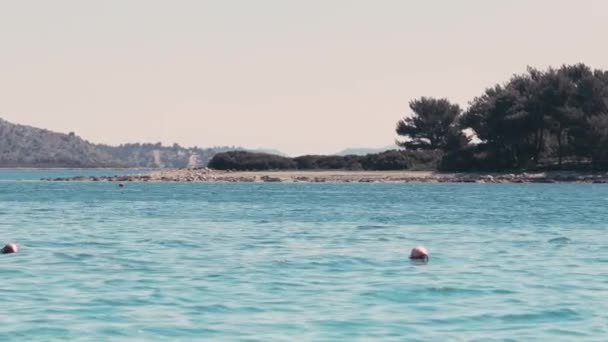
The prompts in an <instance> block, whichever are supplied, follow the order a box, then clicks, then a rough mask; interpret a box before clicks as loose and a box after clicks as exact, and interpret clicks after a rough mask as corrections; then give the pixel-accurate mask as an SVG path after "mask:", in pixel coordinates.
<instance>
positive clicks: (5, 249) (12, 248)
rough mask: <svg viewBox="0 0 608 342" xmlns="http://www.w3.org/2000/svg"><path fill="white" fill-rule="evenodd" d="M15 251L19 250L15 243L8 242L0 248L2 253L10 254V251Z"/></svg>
mask: <svg viewBox="0 0 608 342" xmlns="http://www.w3.org/2000/svg"><path fill="white" fill-rule="evenodd" d="M17 251H19V247H18V246H17V244H16V243H9V244H7V245H6V246H4V247H3V248H2V250H1V251H0V253H2V254H11V253H17Z"/></svg>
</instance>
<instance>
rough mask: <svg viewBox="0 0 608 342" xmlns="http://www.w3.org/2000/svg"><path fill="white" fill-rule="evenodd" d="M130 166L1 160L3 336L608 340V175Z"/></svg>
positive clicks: (24, 338)
mask: <svg viewBox="0 0 608 342" xmlns="http://www.w3.org/2000/svg"><path fill="white" fill-rule="evenodd" d="M127 172H129V173H131V172H132V171H120V170H103V171H81V170H80V171H79V170H71V171H70V170H52V171H50V170H4V171H0V242H1V243H8V242H15V243H17V244H19V246H20V250H19V253H16V254H5V255H0V277H1V278H2V281H1V282H0V298H1V300H2V309H0V341H55V340H63V341H66V340H67V341H607V340H608V185H602V184H428V183H427V184H422V183H421V184H416V183H412V184H381V183H344V184H337V183H336V184H332V183H314V184H311V183H126V184H125V187H124V188H119V187H118V185H117V184H116V183H109V182H46V181H40V179H41V178H46V177H62V176H73V175H105V174H108V175H109V174H120V173H127ZM418 245H423V246H425V247H426V248H427V249H428V250H429V253H430V258H429V260H428V262H427V263H423V262H412V261H410V260H409V258H408V255H409V251H410V250H411V248H412V247H414V246H418Z"/></svg>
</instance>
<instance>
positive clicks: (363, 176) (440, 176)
mask: <svg viewBox="0 0 608 342" xmlns="http://www.w3.org/2000/svg"><path fill="white" fill-rule="evenodd" d="M42 180H44V181H85V182H86V181H91V182H103V181H105V182H248V183H250V182H277V183H278V182H288V183H297V182H307V183H325V182H327V183H353V182H358V183H596V184H601V183H608V172H597V173H591V172H579V171H551V172H535V173H442V172H435V171H347V170H314V171H309V170H306V171H298V170H286V171H217V170H211V169H207V168H197V169H162V170H157V171H152V172H148V173H140V174H133V175H122V176H76V177H68V178H44V179H42Z"/></svg>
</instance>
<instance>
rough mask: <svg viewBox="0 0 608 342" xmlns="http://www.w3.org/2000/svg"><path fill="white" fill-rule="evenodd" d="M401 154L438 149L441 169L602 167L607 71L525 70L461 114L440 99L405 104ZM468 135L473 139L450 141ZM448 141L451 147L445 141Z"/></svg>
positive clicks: (606, 152) (607, 129)
mask: <svg viewBox="0 0 608 342" xmlns="http://www.w3.org/2000/svg"><path fill="white" fill-rule="evenodd" d="M410 108H411V109H412V111H413V112H414V115H413V116H412V117H409V118H406V119H403V120H401V121H399V123H398V124H397V133H398V134H399V135H402V136H406V137H408V138H409V140H408V141H405V142H403V143H402V146H404V147H406V148H410V149H412V148H415V149H442V150H444V151H446V152H448V153H447V154H446V156H445V158H444V159H445V160H444V163H442V165H444V168H446V169H453V168H457V169H462V168H465V169H478V168H483V169H495V170H511V169H534V168H536V169H538V168H594V169H597V168H606V167H608V72H606V71H602V70H593V69H591V68H590V67H588V66H586V65H584V64H576V65H564V66H562V67H560V68H558V69H554V68H549V69H547V70H538V69H534V68H528V70H527V71H526V72H525V73H523V74H517V75H513V76H512V77H511V78H510V79H509V80H508V81H507V82H505V83H503V84H497V85H495V86H493V87H490V88H488V89H486V90H485V91H484V93H483V94H482V95H480V96H478V97H476V98H474V99H473V100H472V101H471V102H470V105H469V108H468V109H467V110H466V111H464V112H461V111H460V108H459V107H458V106H457V105H454V104H450V102H449V101H448V100H446V99H441V100H436V99H430V98H424V97H423V98H421V99H420V100H414V101H412V102H410ZM464 129H470V130H471V131H472V132H473V133H474V135H475V137H476V138H477V139H478V140H479V142H478V143H476V144H470V142H469V141H467V140H466V139H463V138H460V139H455V137H459V136H461V135H462V130H464ZM450 142H452V143H450Z"/></svg>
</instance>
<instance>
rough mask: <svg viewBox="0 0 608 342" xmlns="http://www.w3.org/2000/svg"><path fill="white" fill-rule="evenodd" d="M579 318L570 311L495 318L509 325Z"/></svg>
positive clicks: (548, 311)
mask: <svg viewBox="0 0 608 342" xmlns="http://www.w3.org/2000/svg"><path fill="white" fill-rule="evenodd" d="M578 317H579V314H578V312H576V311H574V310H572V309H559V310H544V311H540V312H532V313H523V314H508V315H502V316H498V317H497V318H499V319H501V320H502V321H505V322H510V323H517V322H521V323H540V322H554V321H556V320H573V319H576V318H578Z"/></svg>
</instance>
